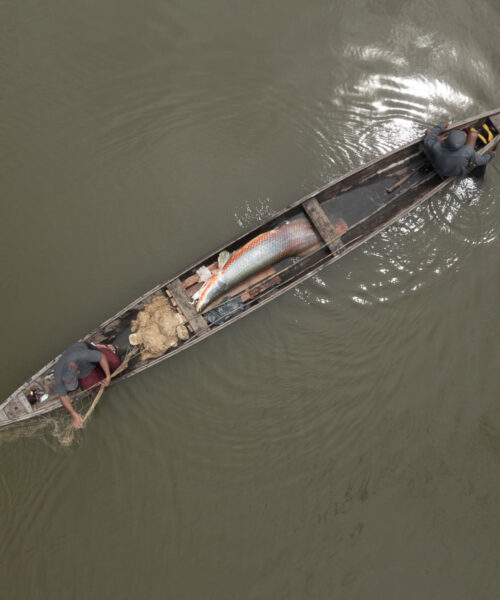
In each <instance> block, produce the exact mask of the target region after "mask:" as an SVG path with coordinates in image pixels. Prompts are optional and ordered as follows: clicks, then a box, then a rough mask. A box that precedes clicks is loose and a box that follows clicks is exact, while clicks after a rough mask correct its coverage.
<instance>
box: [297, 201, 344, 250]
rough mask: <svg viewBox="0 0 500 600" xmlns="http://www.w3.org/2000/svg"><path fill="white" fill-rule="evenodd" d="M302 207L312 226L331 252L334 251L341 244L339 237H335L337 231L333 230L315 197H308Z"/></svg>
mask: <svg viewBox="0 0 500 600" xmlns="http://www.w3.org/2000/svg"><path fill="white" fill-rule="evenodd" d="M302 208H303V209H304V210H305V212H306V214H307V216H308V217H309V219H310V220H311V221H312V223H313V225H314V227H316V229H317V230H318V232H319V234H320V236H321V237H322V239H323V241H324V242H325V243H326V244H327V246H328V248H329V249H330V250H331V251H332V252H335V250H338V248H340V247H341V246H343V244H342V241H341V240H340V239H335V238H338V237H339V236H338V233H337V232H336V231H335V228H334V226H333V225H332V222H331V221H330V219H329V218H328V217H327V215H326V213H325V211H324V210H323V209H322V208H321V206H320V204H319V202H318V200H317V198H316V197H312V198H309V199H308V200H306V201H305V202H303V203H302ZM332 240H335V241H332Z"/></svg>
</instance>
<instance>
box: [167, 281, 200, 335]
mask: <svg viewBox="0 0 500 600" xmlns="http://www.w3.org/2000/svg"><path fill="white" fill-rule="evenodd" d="M167 289H168V290H169V291H170V293H171V294H172V296H173V297H174V300H175V301H176V302H177V304H178V305H179V308H180V309H181V311H182V313H183V314H184V316H185V317H186V318H187V320H188V321H189V324H190V325H191V326H192V328H193V329H194V331H195V332H196V333H201V332H203V331H206V330H207V329H208V323H207V321H206V320H205V318H204V317H202V316H201V315H199V314H198V313H197V312H196V309H195V307H194V306H193V304H192V300H191V298H190V297H189V296H188V294H187V292H186V290H185V289H184V286H183V285H182V283H181V281H180V279H174V280H173V281H171V282H170V283H169V284H167Z"/></svg>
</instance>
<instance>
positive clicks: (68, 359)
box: [54, 342, 120, 429]
mask: <svg viewBox="0 0 500 600" xmlns="http://www.w3.org/2000/svg"><path fill="white" fill-rule="evenodd" d="M119 364H120V358H119V357H118V355H117V354H116V351H115V349H114V348H113V346H103V345H101V344H95V345H94V344H88V343H86V342H76V343H75V344H72V345H71V346H70V347H69V348H68V349H67V350H65V351H64V352H63V353H62V354H61V356H60V358H59V360H58V361H57V364H56V366H55V369H54V379H55V382H56V388H57V393H58V394H59V396H60V398H61V403H62V405H63V406H64V407H65V408H66V410H67V411H68V412H69V414H70V415H71V416H72V417H73V425H74V427H75V429H81V428H82V426H83V422H82V417H81V415H79V414H78V413H77V412H76V410H75V409H74V408H73V406H72V405H71V400H70V397H69V396H68V392H73V391H74V390H76V388H77V387H78V385H79V384H80V385H81V386H82V388H83V389H84V390H88V389H90V388H93V390H94V391H96V392H97V389H98V386H97V384H98V383H99V382H101V383H102V384H103V385H105V386H108V385H109V384H110V382H111V372H112V371H114V370H115V369H117V368H118V366H119Z"/></svg>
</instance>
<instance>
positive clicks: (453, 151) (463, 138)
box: [424, 123, 496, 177]
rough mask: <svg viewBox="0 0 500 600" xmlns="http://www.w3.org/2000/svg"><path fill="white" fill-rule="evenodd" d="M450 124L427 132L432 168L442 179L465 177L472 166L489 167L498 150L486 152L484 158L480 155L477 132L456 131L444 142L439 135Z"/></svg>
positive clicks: (443, 124)
mask: <svg viewBox="0 0 500 600" xmlns="http://www.w3.org/2000/svg"><path fill="white" fill-rule="evenodd" d="M447 127H448V123H441V124H440V125H436V126H435V127H433V128H432V129H428V130H427V131H426V132H425V138H424V147H425V149H426V150H427V155H428V156H429V159H430V161H431V163H432V166H433V167H434V168H435V169H436V171H437V172H438V173H439V174H440V175H441V176H442V177H465V176H466V175H467V174H468V172H469V170H470V168H471V167H472V165H476V167H480V166H483V165H487V164H488V163H489V162H490V160H491V159H492V158H493V156H495V151H496V148H495V149H494V150H493V151H492V152H486V154H485V155H484V156H481V155H480V154H478V153H477V152H476V151H475V150H474V147H475V145H476V140H477V132H475V131H471V132H470V133H469V134H468V135H467V133H466V132H465V131H459V130H456V129H454V130H453V131H450V133H449V135H448V137H447V138H446V139H445V141H444V142H442V141H441V140H440V139H439V138H438V135H439V134H440V133H442V132H443V131H444V130H445V129H447Z"/></svg>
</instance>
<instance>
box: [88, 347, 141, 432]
mask: <svg viewBox="0 0 500 600" xmlns="http://www.w3.org/2000/svg"><path fill="white" fill-rule="evenodd" d="M138 351H139V348H138V347H136V348H132V350H129V352H127V354H126V356H125V358H124V359H123V361H122V362H121V363H120V364H119V365H118V367H117V368H116V369H115V370H114V371H113V372H112V373H111V377H112V378H113V377H116V376H117V375H119V374H120V373H122V372H123V371H125V369H126V368H127V367H128V364H129V362H130V359H131V358H132V357H133V356H134V355H135V354H137V352H138ZM96 385H98V384H96ZM100 385H101V387H100V389H99V391H98V392H97V395H96V397H95V398H94V399H93V401H92V404H91V405H90V407H89V409H88V411H87V412H86V413H85V416H84V417H83V419H82V423H83V426H85V423H86V422H87V420H88V419H89V417H90V415H91V414H92V413H93V412H94V409H95V407H96V406H97V404H98V403H99V400H100V399H101V398H102V395H103V394H104V389H105V387H106V386H105V385H104V384H102V383H101V384H100ZM92 387H95V386H92ZM89 389H92V388H89Z"/></svg>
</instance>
